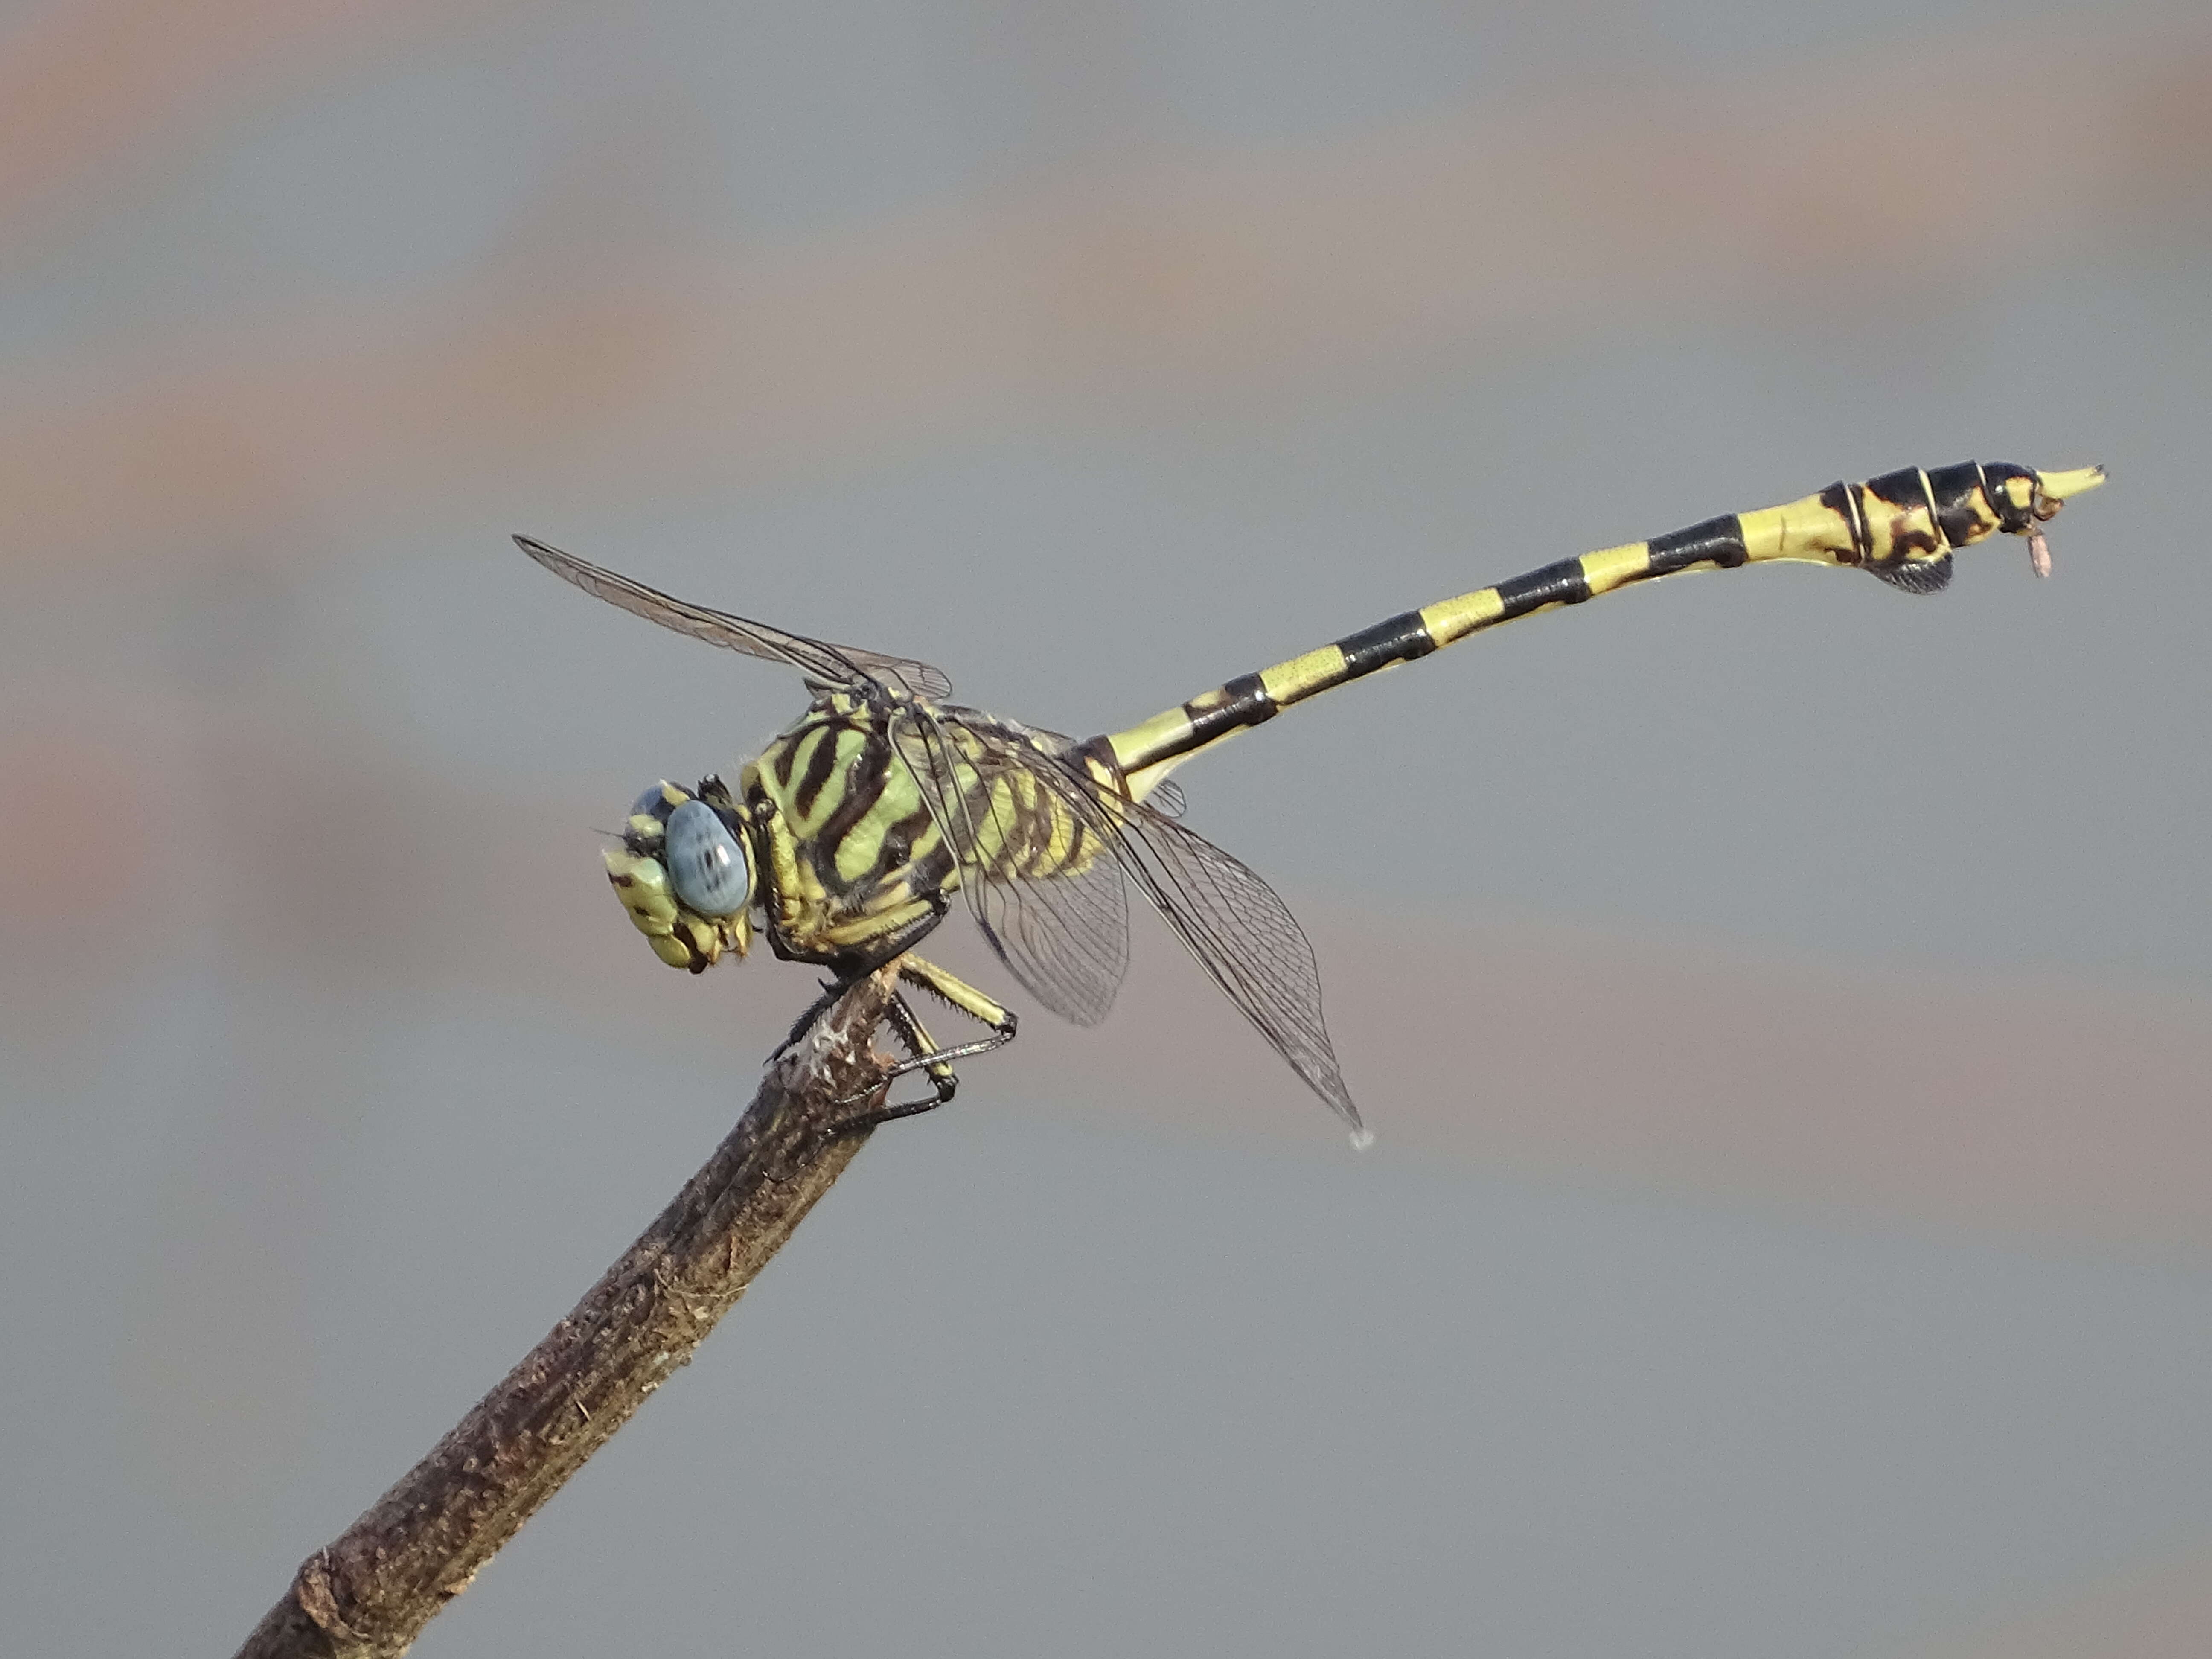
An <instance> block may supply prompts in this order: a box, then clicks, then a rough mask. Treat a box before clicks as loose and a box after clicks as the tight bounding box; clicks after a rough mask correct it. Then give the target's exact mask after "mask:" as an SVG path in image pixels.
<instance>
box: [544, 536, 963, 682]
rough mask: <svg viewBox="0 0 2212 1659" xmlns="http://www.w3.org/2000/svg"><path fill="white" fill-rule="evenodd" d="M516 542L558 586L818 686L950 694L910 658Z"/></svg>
mask: <svg viewBox="0 0 2212 1659" xmlns="http://www.w3.org/2000/svg"><path fill="white" fill-rule="evenodd" d="M514 544H515V545H516V546H517V547H519V548H520V549H521V550H523V551H524V552H525V553H527V554H528V555H529V556H531V557H532V558H533V559H535V560H537V561H538V563H540V564H542V565H544V567H545V568H547V569H548V570H550V571H551V572H552V573H553V574H555V575H556V576H558V577H560V578H561V579H562V580H563V581H569V582H574V584H575V585H576V586H579V587H580V588H582V589H583V590H584V592H586V593H589V594H590V595H592V598H594V599H605V601H606V602H607V603H608V604H609V605H619V606H620V607H621V608H622V609H623V610H624V611H629V613H630V614H631V615H632V616H634V617H644V618H645V619H646V620H647V622H655V623H659V624H660V625H661V626H662V627H663V628H672V629H675V630H676V631H677V632H678V633H679V634H689V635H690V636H691V637H692V638H693V639H695V640H704V641H707V643H708V644H709V645H719V646H720V647H722V648H723V649H724V650H726V651H742V652H744V654H745V655H747V656H749V657H760V658H763V659H766V660H768V661H769V662H780V663H785V664H787V665H790V666H791V667H793V668H796V669H798V670H799V672H801V673H802V674H805V676H806V677H807V678H809V679H810V680H812V681H814V682H815V683H816V684H820V685H825V686H843V685H852V684H856V683H858V682H862V681H866V680H869V679H874V680H878V681H881V682H883V683H884V684H890V685H898V686H903V687H904V688H905V689H906V690H908V691H910V692H912V693H913V694H914V695H915V696H918V697H928V698H937V697H944V696H951V691H952V682H951V680H949V679H947V678H945V674H944V672H943V671H941V670H939V669H935V668H932V667H931V666H930V665H928V664H927V663H926V662H916V661H915V660H914V659H912V658H910V657H887V656H885V655H884V654H883V653H881V652H878V651H864V650H861V649H860V647H857V646H849V645H830V644H829V643H827V642H826V641H822V640H810V639H808V638H806V637H805V635H801V634H787V633H785V632H784V631H783V630H782V629H780V628H771V627H769V625H768V624H767V623H757V622H751V621H749V620H748V619H746V618H745V617H733V616H732V615H730V614H729V613H728V612H727V611H710V610H708V608H707V607H706V606H705V605H693V604H691V603H690V601H688V600H684V599H673V598H671V597H670V596H669V595H668V594H665V593H663V592H660V590H659V589H658V588H653V587H647V586H646V585H645V584H644V583H643V582H640V581H633V580H630V579H629V577H628V576H624V575H621V574H617V573H616V572H614V571H612V570H607V569H603V568H600V567H599V566H598V565H596V564H593V563H592V562H590V561H588V560H586V559H580V558H578V557H577V556H575V555H574V554H573V553H563V552H562V550H560V549H559V548H557V547H548V546H546V545H545V544H544V543H543V542H537V541H532V539H531V538H529V537H527V536H517V537H516V538H514Z"/></svg>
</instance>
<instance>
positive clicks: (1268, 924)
mask: <svg viewBox="0 0 2212 1659" xmlns="http://www.w3.org/2000/svg"><path fill="white" fill-rule="evenodd" d="M963 714H964V711H963V712H957V713H956V712H952V711H939V712H938V714H936V715H934V716H933V719H934V720H935V721H936V723H937V725H938V726H939V730H938V731H937V732H935V733H934V734H933V741H934V743H935V744H936V750H937V753H938V754H939V757H940V758H939V761H938V763H937V765H938V767H941V768H944V769H945V775H948V776H949V775H951V769H950V768H951V759H950V757H951V755H952V754H953V753H955V752H957V750H961V749H963V748H967V747H969V746H970V745H969V744H963V741H962V739H963V738H969V739H972V740H973V747H974V748H975V750H976V758H975V760H973V761H970V762H969V765H970V766H971V767H972V768H973V769H974V770H975V777H976V784H975V787H971V788H969V789H968V790H965V791H947V792H945V795H946V796H947V799H945V805H944V806H943V808H942V809H940V810H941V811H943V812H944V813H945V816H946V817H948V818H951V819H952V820H953V821H954V823H955V825H956V827H955V829H953V830H952V832H951V834H952V838H953V841H954V844H955V846H956V847H957V848H961V850H962V862H963V866H968V867H970V868H973V869H974V870H975V871H976V872H977V873H976V874H975V876H969V877H963V885H965V886H967V887H968V890H969V902H970V906H971V908H974V909H975V916H976V920H977V921H979V922H980V923H981V925H982V927H983V930H984V933H985V936H986V937H987V938H988V939H990V941H991V944H992V946H993V948H994V950H996V951H998V953H999V957H1000V960H1001V961H1003V962H1004V963H1006V966H1007V968H1008V969H1010V970H1012V973H1013V975H1014V976H1015V978H1017V979H1018V980H1020V981H1022V983H1023V984H1024V986H1026V987H1030V990H1031V991H1032V993H1033V994H1036V996H1037V998H1038V1000H1040V1001H1042V1002H1043V1003H1044V1004H1045V1005H1046V1006H1048V1007H1051V1008H1053V1009H1054V1011H1055V1012H1064V1013H1066V1018H1071V1019H1076V1020H1078V1021H1079V1023H1083V1024H1091V1023H1094V1021H1093V1019H1091V1018H1088V1017H1086V1016H1084V1015H1079V1014H1076V1013H1073V1012H1066V1007H1065V1006H1064V1004H1063V1003H1062V1002H1060V1001H1055V1000H1054V997H1055V995H1058V996H1061V997H1065V996H1066V994H1067V991H1068V988H1069V980H1068V978H1067V977H1066V964H1067V963H1069V962H1070V961H1071V960H1074V961H1079V962H1081V963H1083V964H1084V965H1085V967H1090V966H1091V964H1093V963H1096V964H1097V968H1098V970H1099V977H1098V978H1097V979H1095V980H1090V981H1078V982H1079V983H1083V984H1085V985H1089V986H1094V987H1095V986H1096V985H1097V984H1098V983H1103V984H1105V985H1106V986H1107V987H1108V994H1107V995H1106V997H1105V998H1104V1000H1103V1001H1100V1002H1099V1003H1097V1018H1103V1015H1104V1012H1105V1009H1106V1008H1107V1007H1108V1006H1110V1005H1111V1002H1112V996H1111V989H1112V987H1118V986H1119V984H1120V983H1121V975H1122V972H1123V970H1124V969H1125V967H1126V965H1127V952H1128V942H1127V926H1128V923H1127V911H1126V902H1125V901H1124V899H1123V897H1122V893H1121V884H1120V880H1119V878H1118V877H1117V878H1115V879H1114V880H1113V881H1112V883H1111V884H1110V888H1109V885H1108V884H1107V882H1106V881H1105V880H1104V879H1103V878H1101V877H1099V876H1098V875H1097V874H1096V873H1095V872H1099V871H1103V870H1105V869H1108V868H1109V867H1110V866H1109V864H1108V862H1107V860H1106V858H1104V857H1102V858H1100V859H1099V860H1098V861H1097V863H1095V864H1094V865H1093V866H1091V870H1090V871H1087V872H1085V873H1084V874H1083V875H1082V876H1081V877H1079V878H1067V877H1052V878H1043V879H1030V878H1024V876H1023V875H1022V874H1021V873H1020V865H1019V861H1018V860H1004V859H999V860H994V859H992V858H990V857H988V856H985V855H983V854H982V853H981V852H979V851H978V849H988V848H994V847H998V846H1003V845H1008V844H1012V843H1011V842H1009V841H1008V840H1007V839H1006V837H1007V836H1018V832H1019V830H1020V828H1021V826H1020V825H1019V824H1018V823H1012V822H1002V821H1001V820H1008V819H1012V818H1015V817H1019V815H1020V805H1019V801H1020V797H1019V795H1018V793H1016V792H1015V790H1014V789H1012V788H1010V789H1008V790H1006V791H1004V792H991V791H987V790H985V789H984V788H983V787H981V786H982V782H983V780H984V779H985V778H987V777H988V776H991V775H994V773H996V772H999V771H1006V772H1018V773H1020V774H1021V775H1023V777H1024V780H1025V781H1026V782H1027V783H1028V784H1029V785H1030V787H1036V788H1039V789H1042V790H1047V791H1049V792H1050V793H1052V794H1053V795H1054V798H1056V799H1058V800H1059V801H1060V803H1061V804H1062V805H1064V806H1065V807H1066V809H1067V815H1068V816H1069V817H1072V818H1073V820H1074V821H1075V822H1076V823H1079V824H1080V825H1081V826H1082V827H1083V830H1084V832H1085V834H1086V835H1089V836H1095V837H1097V839H1098V840H1099V841H1100V842H1102V843H1103V850H1104V851H1106V852H1107V853H1109V854H1110V856H1111V858H1112V859H1113V860H1115V861H1117V862H1118V863H1119V865H1120V866H1121V870H1122V871H1124V872H1127V874H1128V876H1129V877H1130V878H1133V880H1134V881H1135V882H1136V883H1137V884H1138V885H1139V887H1140V888H1142V889H1143V890H1144V892H1145V895H1146V897H1148V898H1149V899H1151V900H1152V903H1153V904H1154V905H1155V906H1156V907H1157V908H1158V910H1159V912H1160V914H1161V915H1162V916H1164V917H1165V918H1166V920H1167V923H1168V926H1169V927H1172V928H1173V929H1174V930H1175V932H1176V935H1177V936H1178V937H1179V938H1181V939H1182V942H1183V944H1184V945H1187V946H1188V948H1189V950H1190V952H1191V954H1192V955H1193V956H1194V957H1197V958H1198V962H1199V965H1200V967H1201V968H1203V969H1205V970H1206V976H1207V977H1208V978H1210V979H1212V981H1213V982H1214V983H1215V984H1216V985H1218V986H1219V987H1221V989H1222V992H1223V994H1225V995H1226V996H1227V997H1228V999H1229V1000H1230V1001H1231V1002H1232V1003H1234V1004H1235V1005H1236V1006H1237V1011H1238V1012H1240V1013H1242V1014H1243V1016H1244V1018H1247V1019H1248V1020H1249V1021H1251V1023H1252V1024H1253V1026H1254V1027H1255V1029H1256V1030H1258V1031H1259V1033H1260V1035H1261V1036H1264V1037H1265V1038H1267V1041H1268V1042H1270V1043H1271V1044H1273V1047H1274V1048H1275V1051H1276V1052H1277V1053H1278V1054H1281V1055H1282V1057H1283V1058H1284V1059H1285V1060H1287V1061H1288V1062H1289V1063H1290V1066H1291V1070H1292V1071H1294V1072H1296V1073H1297V1074H1298V1076H1299V1077H1300V1078H1301V1079H1304V1082H1305V1084H1306V1086H1307V1087H1309V1088H1310V1089H1311V1090H1312V1091H1314V1092H1315V1093H1316V1094H1317V1095H1319V1096H1320V1097H1322V1099H1323V1100H1324V1101H1326V1102H1328V1105H1329V1107H1330V1109H1332V1110H1334V1112H1335V1113H1336V1114H1337V1115H1339V1116H1340V1117H1341V1118H1343V1119H1344V1121H1346V1123H1347V1124H1349V1125H1350V1126H1351V1127H1352V1129H1353V1131H1354V1132H1355V1133H1364V1126H1363V1125H1362V1124H1361V1122H1360V1119H1359V1109H1358V1107H1357V1106H1356V1105H1354V1104H1353V1103H1352V1091H1351V1090H1350V1089H1349V1088H1348V1087H1347V1086H1346V1084H1345V1081H1344V1073H1343V1072H1342V1070H1341V1069H1340V1067H1339V1066H1338V1065H1337V1060H1336V1052H1335V1049H1334V1048H1333V1047H1332V1046H1331V1044H1330V1042H1329V1040H1328V1025H1327V1024H1326V1023H1325V1022H1324V1021H1323V1019H1322V1003H1321V971H1320V969H1319V968H1318V967H1317V966H1316V963H1315V961H1314V954H1313V947H1312V945H1310V944H1308V943H1307V941H1306V936H1305V933H1304V931H1303V930H1302V929H1301V928H1300V927H1298V924H1297V920H1296V918H1294V917H1293V916H1292V915H1291V912H1290V908H1289V907H1288V906H1287V905H1285V903H1284V902H1283V901H1282V900H1281V899H1280V898H1279V897H1278V896H1276V894H1275V891H1274V890H1273V888H1271V887H1269V886H1268V885H1267V883H1266V882H1265V881H1263V880H1261V878H1260V877H1259V875H1258V874H1257V873H1256V872H1254V871H1253V870H1252V869H1250V868H1249V866H1246V865H1245V864H1243V862H1242V861H1240V860H1237V859H1235V858H1232V857H1231V855H1230V854H1227V853H1225V852H1223V851H1222V850H1221V849H1220V848H1218V847H1216V846H1215V845H1214V844H1213V843H1212V842H1209V841H1207V840H1206V838H1205V837H1204V836H1200V835H1199V834H1198V833H1197V832H1196V831H1195V830H1193V829H1188V828H1186V827H1185V826H1184V825H1182V824H1181V823H1176V821H1175V820H1174V819H1173V818H1171V817H1168V816H1167V815H1166V814H1165V813H1163V812H1160V811H1156V810H1155V809H1153V808H1152V807H1151V806H1148V805H1143V804H1140V803H1132V802H1129V801H1127V800H1124V799H1121V797H1120V796H1118V795H1114V794H1109V793H1106V792H1105V791H1104V790H1103V788H1102V787H1101V786H1100V785H1099V784H1098V783H1097V781H1095V780H1094V779H1093V778H1092V777H1091V775H1090V774H1089V773H1088V772H1087V771H1085V770H1084V769H1082V767H1081V765H1080V763H1079V762H1076V761H1074V760H1073V759H1061V758H1060V757H1054V756H1053V755H1049V754H1046V753H1042V752H1040V751H1039V750H1037V749H1036V746H1035V745H1034V744H1030V743H1029V742H1027V741H1025V739H1024V734H1023V733H1022V732H1021V731H1020V729H1019V728H1017V727H1009V726H1006V724H1005V723H1003V722H998V721H993V720H990V719H989V718H988V717H987V716H982V717H963ZM1037 735H1040V736H1042V735H1044V734H1037ZM1050 740H1051V741H1056V742H1057V743H1058V744H1060V745H1061V746H1063V747H1065V748H1066V749H1070V750H1072V749H1073V747H1074V745H1073V744H1070V743H1068V742H1067V740H1066V739H1065V738H1056V739H1050ZM1177 804H1178V805H1180V802H1178V803H1177ZM994 815H995V816H994ZM963 837H965V839H963ZM994 866H995V867H994ZM1109 892H1110V901H1111V915H1110V917H1109V916H1106V915H1103V914H1102V912H1103V907H1104V905H1105V903H1106V902H1107V896H1108V895H1109ZM1108 964H1110V969H1109V967H1108ZM1039 981H1042V982H1044V983H1045V984H1047V985H1049V986H1050V987H1052V989H1051V991H1050V992H1049V993H1048V991H1047V990H1045V989H1042V988H1040V984H1039Z"/></svg>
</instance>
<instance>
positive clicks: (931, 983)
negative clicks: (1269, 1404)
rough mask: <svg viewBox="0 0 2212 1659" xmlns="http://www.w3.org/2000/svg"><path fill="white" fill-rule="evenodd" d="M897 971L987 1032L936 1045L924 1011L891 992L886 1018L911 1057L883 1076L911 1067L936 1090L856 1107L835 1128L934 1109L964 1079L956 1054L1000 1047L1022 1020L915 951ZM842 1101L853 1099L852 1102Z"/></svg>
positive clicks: (962, 1056) (850, 1129) (851, 1129)
mask: <svg viewBox="0 0 2212 1659" xmlns="http://www.w3.org/2000/svg"><path fill="white" fill-rule="evenodd" d="M899 977H900V978H901V979H903V980H907V981H911V982H912V983H914V984H915V985H917V986H919V987H921V988H922V989H923V990H926V991H927V992H929V993H930V994H933V996H935V997H937V998H938V999H939V1000H941V1001H943V1002H944V1003H945V1004H946V1005H947V1006H951V1007H952V1008H955V1009H957V1010H958V1011H959V1012H961V1013H963V1014H965V1015H967V1016H968V1017H969V1018H970V1019H972V1020H974V1021H975V1023H976V1024H979V1025H984V1026H987V1027H989V1028H990V1031H989V1035H988V1036H981V1037H977V1038H975V1040H974V1041H972V1042H958V1043H955V1044H953V1045H952V1046H951V1048H939V1047H938V1046H937V1040H936V1039H935V1038H934V1037H933V1036H930V1034H929V1028H928V1027H927V1026H926V1025H924V1024H922V1023H921V1018H920V1017H919V1016H918V1015H916V1014H915V1012H914V1009H913V1008H912V1007H911V1006H909V1005H908V1002H907V1000H906V998H905V996H904V994H900V995H898V996H895V997H893V998H892V999H891V1006H890V1010H889V1011H888V1012H887V1013H886V1014H885V1016H884V1018H886V1019H887V1020H888V1021H889V1023H890V1028H891V1030H892V1031H893V1033H894V1034H896V1036H897V1037H898V1040H899V1042H901V1043H902V1045H903V1046H904V1047H905V1048H906V1050H907V1053H908V1055H909V1056H910V1058H908V1059H906V1060H902V1061H900V1062H899V1063H898V1064H897V1065H896V1066H892V1067H891V1068H890V1071H889V1072H888V1073H886V1074H885V1078H884V1080H885V1081H886V1082H889V1081H890V1080H891V1079H896V1078H902V1077H904V1076H906V1075H907V1074H908V1073H912V1072H922V1073H927V1075H928V1077H929V1080H930V1082H931V1084H932V1085H933V1093H931V1094H930V1095H929V1096H928V1097H927V1098H924V1099H921V1100H907V1101H899V1102H896V1103H892V1104H890V1105H886V1106H879V1107H877V1108H875V1109H873V1110H871V1111H866V1112H858V1113H855V1114H854V1115H853V1116H851V1117H849V1118H843V1119H841V1120H839V1121H838V1122H837V1124H836V1128H835V1131H834V1133H838V1134H853V1133H860V1131H862V1130H866V1129H873V1128H876V1127H878V1126H879V1125H882V1124H885V1123H890V1122H894V1121H896V1120H898V1119H900V1118H902V1117H917V1116H919V1115H921V1114H922V1113H924V1112H930V1111H934V1110H936V1109H937V1108H939V1106H942V1105H944V1104H945V1102H946V1101H948V1100H950V1099H951V1098H952V1096H953V1091H955V1090H957V1088H958V1087H959V1086H960V1079H958V1078H957V1077H956V1076H955V1075H954V1074H953V1071H952V1062H953V1061H954V1060H966V1059H969V1057H971V1056H972V1055H975V1054H988V1053H990V1052H991V1050H993V1049H994V1048H1004V1047H1006V1044H1007V1043H1009V1042H1012V1041H1013V1040H1014V1030H1015V1028H1016V1026H1017V1024H1018V1021H1017V1020H1016V1019H1015V1018H1014V1016H1013V1013H1012V1011H1011V1010H1008V1009H1006V1008H1003V1007H1001V1006H1000V1005H999V1004H997V1003H996V1002H994V1001H993V1000H991V999H990V998H989V997H987V996H986V995H984V994H983V993H982V992H981V991H979V990H977V989H976V988H975V987H974V986H972V985H970V984H969V983H968V982H967V981H964V980H962V979H960V978H959V977H957V975H952V974H950V973H947V972H946V971H945V969H942V968H939V966H937V964H936V963H931V962H925V961H923V960H922V959H921V957H917V956H908V957H902V958H901V959H900V961H899ZM855 1098H856V1099H860V1098H866V1097H864V1096H862V1097H855ZM841 1104H849V1102H847V1103H841Z"/></svg>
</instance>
